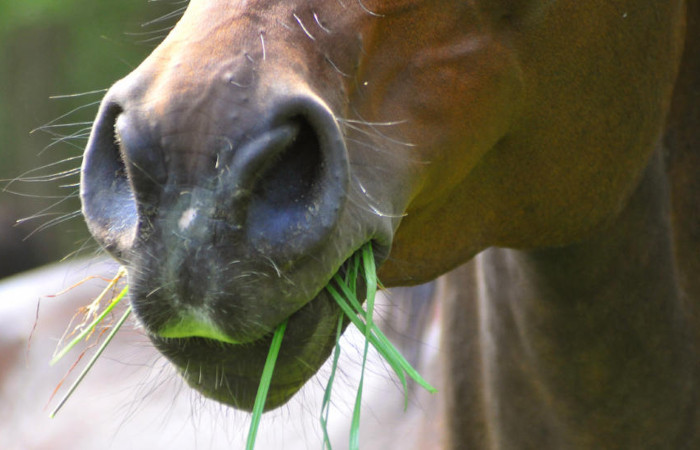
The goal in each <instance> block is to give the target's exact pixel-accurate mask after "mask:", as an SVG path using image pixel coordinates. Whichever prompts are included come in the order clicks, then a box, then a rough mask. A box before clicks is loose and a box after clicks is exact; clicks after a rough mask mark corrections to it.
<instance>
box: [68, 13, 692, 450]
mask: <svg viewBox="0 0 700 450" xmlns="http://www.w3.org/2000/svg"><path fill="white" fill-rule="evenodd" d="M699 17H700V11H699V10H698V2H697V1H694V0H693V1H688V2H685V1H681V0H670V1H669V0H663V1H662V0H648V1H639V0H619V1H615V2H609V1H590V2H555V1H546V0H523V1H518V2H516V1H511V0H473V1H456V0H455V1H448V0H443V1H421V0H402V1H399V0H367V1H362V2H361V1H359V0H351V1H342V2H341V1H331V0H326V1H313V0H312V1H294V0H290V1H285V2H279V1H266V0H251V1H248V2H237V1H231V0H193V1H191V2H190V4H189V6H188V9H187V11H186V13H185V14H184V16H183V17H182V19H181V20H180V22H179V23H178V25H177V26H176V27H175V28H174V29H173V30H172V32H171V33H170V35H169V36H168V37H167V38H166V39H165V41H164V42H163V43H162V44H161V45H160V46H159V47H158V48H157V49H156V50H155V51H154V52H153V53H152V55H151V56H150V57H149V58H148V59H147V60H146V61H144V63H143V64H142V65H141V66H139V67H138V68H137V69H136V70H135V71H134V72H133V73H132V74H131V75H129V76H128V77H127V78H125V79H124V80H121V81H120V82H118V83H117V84H116V85H115V86H114V87H113V88H112V89H111V90H110V92H109V93H108V94H107V97H106V98H105V101H104V102H103V106H102V109H101V112H100V114H99V116H98V119H97V121H96V123H95V128H94V131H93V135H92V137H91V140H90V143H89V144H88V148H87V149H86V153H85V160H84V164H83V181H82V187H81V195H82V198H83V205H84V213H85V216H86V219H87V222H88V225H89V226H90V229H91V231H92V232H93V234H94V235H95V237H96V239H97V240H98V241H99V242H100V243H101V244H102V245H103V246H105V248H107V250H109V251H110V252H111V253H112V254H113V255H114V256H115V257H116V258H117V259H118V260H119V261H120V262H121V263H123V264H124V265H125V266H126V267H127V269H128V272H129V281H130V283H131V285H132V293H133V295H132V298H131V302H132V305H133V306H134V310H135V311H136V313H137V315H138V317H139V319H140V320H141V322H142V323H143V325H144V327H145V328H146V329H147V331H148V332H149V333H150V335H151V337H152V340H153V341H154V343H155V345H156V346H157V347H158V348H159V349H160V350H161V351H162V352H163V353H164V354H165V355H166V356H167V357H168V358H169V359H171V360H172V361H173V362H174V363H175V364H176V365H177V366H178V367H179V368H180V370H181V371H182V374H183V376H184V377H185V378H186V379H187V380H188V382H189V383H190V384H191V385H192V386H193V387H195V388H196V389H198V390H200V391H201V392H203V393H204V394H205V395H207V396H210V397H212V398H215V399H217V400H219V401H222V402H225V403H228V404H232V405H235V406H238V407H242V408H244V409H245V408H250V407H251V405H252V397H253V394H254V392H255V386H256V383H257V378H258V376H259V373H260V370H261V368H262V362H263V359H264V356H265V349H266V346H267V344H268V342H269V332H270V331H271V330H272V329H273V328H274V327H275V326H276V325H277V324H278V323H280V322H281V321H282V320H284V319H285V318H287V317H290V322H289V328H288V335H287V337H286V342H287V346H286V347H283V351H282V354H281V356H280V361H279V363H278V364H279V369H278V372H276V376H275V378H274V379H273V384H272V388H271V394H270V400H269V404H268V406H270V407H274V406H276V405H279V404H281V403H284V402H285V401H286V400H287V399H288V398H289V397H290V396H291V395H293V394H294V392H296V390H297V389H299V387H300V386H301V385H302V384H303V383H304V382H305V381H306V380H307V379H308V378H309V377H310V376H311V375H312V374H313V373H314V372H315V370H316V369H317V368H318V367H319V366H320V365H321V364H322V362H323V360H324V359H325V357H326V356H327V354H328V352H329V351H330V348H331V346H332V343H333V342H332V341H333V338H332V336H333V332H332V330H333V324H334V323H335V319H336V318H337V315H338V314H339V312H338V310H337V308H336V307H335V306H334V305H333V303H332V301H330V300H329V299H328V298H327V296H326V294H325V293H324V292H323V287H324V286H325V284H326V283H327V282H328V281H329V279H330V277H331V276H332V275H333V273H335V272H336V271H337V270H339V269H340V268H341V267H342V264H343V263H344V261H345V260H346V259H347V258H349V257H350V256H351V255H352V254H353V253H354V252H355V251H357V249H358V248H360V247H361V246H362V245H364V244H365V243H366V242H368V241H372V242H373V244H374V248H375V253H376V256H377V258H378V260H379V261H380V262H381V263H382V266H381V268H380V278H381V279H382V280H383V281H384V283H385V284H386V285H388V286H395V285H402V284H416V283H420V282H423V281H426V280H429V279H432V278H434V277H436V276H438V275H440V274H442V273H445V272H447V271H449V270H451V269H453V268H455V267H457V266H459V265H461V264H464V263H466V262H467V261H469V260H470V259H472V258H473V257H474V256H475V255H477V254H478V255H479V256H478V257H477V258H476V259H475V260H474V261H473V262H471V263H470V264H469V265H468V266H465V267H464V268H460V269H458V270H457V271H455V272H453V273H451V274H450V275H449V276H448V277H447V280H448V281H447V282H446V283H447V285H449V287H451V289H446V292H447V293H446V299H445V300H444V307H443V308H442V309H443V313H444V320H443V321H444V325H445V326H444V330H445V331H444V351H445V358H444V361H443V364H444V369H445V370H444V373H445V379H444V383H443V384H442V391H443V394H442V395H444V396H445V397H444V398H445V409H444V417H445V419H444V423H445V426H444V427H443V429H442V430H441V431H439V432H438V434H444V436H445V440H444V442H443V444H444V445H445V446H448V447H452V448H497V449H498V448H505V449H508V448H557V449H558V448H671V449H678V448H697V447H699V446H700V414H699V412H700V395H699V389H700V386H698V384H699V383H700V382H699V381H698V380H700V367H699V365H700V354H699V352H700V350H699V349H700V345H699V344H700V337H699V336H700V319H699V317H700V314H698V307H697V303H698V301H699V299H700V285H699V284H698V283H697V281H695V280H696V279H697V277H696V276H695V275H696V274H697V273H698V269H700V256H699V255H700V231H699V230H700V225H699V224H698V222H699V221H698V213H697V211H698V201H699V200H700V185H699V183H698V181H697V180H698V175H699V174H700V157H699V156H698V155H700V149H699V147H698V134H699V131H698V130H699V129H700V121H699V120H698V117H699V115H700V113H699V112H698V111H699V106H698V105H699V104H700V101H698V96H699V95H700V94H698V92H700V88H699V86H700V82H699V80H700V75H699V73H700V70H698V54H699V53H698V48H699V47H698V45H699V44H698V37H697V36H698V35H699V34H700V33H699V31H700V28H699V27H698V20H699ZM686 28H687V29H686ZM684 46H685V53H684ZM674 85H675V91H674ZM669 112H670V115H669ZM667 118H668V125H667ZM506 248H510V249H506ZM210 337H217V338H218V340H219V341H225V342H227V344H222V343H221V342H217V341H212V340H211V339H207V338H210Z"/></svg>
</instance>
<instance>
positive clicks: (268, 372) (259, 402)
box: [246, 320, 287, 450]
mask: <svg viewBox="0 0 700 450" xmlns="http://www.w3.org/2000/svg"><path fill="white" fill-rule="evenodd" d="M286 328H287V320H285V321H284V322H282V323H281V324H280V325H279V326H278V327H277V329H276V330H275V334H274V335H273V336H272V342H271V343H270V350H269V352H268V354H267V359H266V360H265V366H264V367H263V372H262V377H261V378H260V384H259V385H258V392H257V394H256V395H255V403H254V404H253V417H252V418H251V421H250V429H249V430H248V441H247V442H246V450H253V449H254V448H255V438H256V436H257V434H258V426H259V425H260V417H261V416H262V413H263V409H264V408H265V401H266V400H267V393H268V392H269V390H270V382H271V381H272V373H273V372H274V370H275V363H276V362H277V355H279V352H280V347H281V346H282V338H283V337H284V330H285V329H286Z"/></svg>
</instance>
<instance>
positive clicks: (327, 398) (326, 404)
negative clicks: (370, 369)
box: [321, 314, 343, 450]
mask: <svg viewBox="0 0 700 450" xmlns="http://www.w3.org/2000/svg"><path fill="white" fill-rule="evenodd" d="M342 334H343V315H342V314H341V315H339V316H338V328H337V330H336V334H335V349H334V350H333V364H332V365H331V375H330V376H329V377H328V384H326V390H325V392H324V394H323V402H322V403H321V429H322V430H323V448H324V450H332V448H333V447H332V446H331V439H330V436H328V415H329V414H330V409H331V393H332V391H333V381H334V380H335V372H336V370H338V359H339V358H340V350H341V349H340V336H341V335H342Z"/></svg>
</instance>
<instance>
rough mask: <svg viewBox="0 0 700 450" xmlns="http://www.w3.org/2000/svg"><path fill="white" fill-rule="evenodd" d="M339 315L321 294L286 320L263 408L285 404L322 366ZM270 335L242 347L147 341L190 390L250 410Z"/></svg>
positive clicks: (196, 340)
mask: <svg viewBox="0 0 700 450" xmlns="http://www.w3.org/2000/svg"><path fill="white" fill-rule="evenodd" d="M340 314H341V311H340V309H339V307H338V306H337V304H336V303H335V301H334V300H333V299H332V298H331V297H330V295H329V294H328V293H327V291H325V290H323V291H322V292H321V293H319V294H318V295H317V296H316V297H315V298H314V299H312V300H311V301H309V302H308V303H307V304H306V305H304V306H303V307H302V308H301V309H300V310H298V311H297V312H295V313H294V314H292V315H291V316H290V317H289V319H288V323H287V328H286V331H285V334H284V338H283V341H282V346H281V349H280V353H279V355H278V358H277V362H276V365H275V370H274V372H273V376H272V382H271V385H270V390H269V394H268V397H267V401H266V403H265V410H270V409H274V408H276V407H278V406H281V405H283V404H285V403H286V402H287V401H288V400H289V399H290V398H291V397H292V396H293V395H294V394H295V393H296V392H297V391H298V390H299V389H301V387H302V386H303V385H304V383H306V381H308V379H309V378H311V377H312V376H313V375H314V374H315V373H316V371H317V370H318V369H319V368H320V367H321V365H322V364H323V363H324V361H325V360H326V359H327V358H328V356H329V355H330V352H331V351H332V349H333V347H334V345H335V338H336V330H337V324H338V317H339V315H340ZM346 325H347V321H344V324H343V326H346ZM272 335H273V333H270V334H268V335H265V336H263V337H262V338H260V339H258V340H255V341H253V342H249V343H245V344H231V343H227V342H223V341H218V340H215V339H209V338H201V337H188V338H163V337H160V336H156V335H152V336H150V338H151V340H152V341H153V343H154V345H155V346H156V347H157V348H158V350H159V351H160V352H161V353H162V354H163V355H165V357H166V358H168V359H169V360H170V361H171V362H172V363H173V364H174V365H175V366H176V367H177V369H178V370H179V372H180V374H181V376H182V377H183V378H184V379H185V381H187V383H188V384H189V385H190V386H191V387H192V388H194V389H196V390H197V391H199V392H200V393H201V394H203V395H204V396H206V397H209V398H211V399H214V400H216V401H218V402H221V403H224V404H227V405H230V406H233V407H235V408H237V409H241V410H245V411H251V410H252V409H253V404H254V402H255V396H256V393H257V390H258V385H259V383H260V377H261V375H262V371H263V367H264V365H265V361H266V358H267V354H268V351H269V348H270V343H271V340H272Z"/></svg>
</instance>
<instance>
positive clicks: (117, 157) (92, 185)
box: [80, 104, 138, 259]
mask: <svg viewBox="0 0 700 450" xmlns="http://www.w3.org/2000/svg"><path fill="white" fill-rule="evenodd" d="M119 114H121V108H120V107H119V106H117V105H113V104H112V105H109V104H106V105H103V107H102V110H101V111H100V114H99V115H98V117H97V119H96V121H95V124H94V125H93V132H92V135H91V136H90V141H89V142H88V146H87V148H86V150H85V155H84V158H83V166H82V171H81V182H80V196H81V199H82V204H83V215H84V216H85V220H86V222H87V225H88V228H89V229H90V232H91V233H92V234H93V236H94V237H95V238H96V239H97V241H98V242H99V243H100V244H101V245H102V246H103V247H104V248H105V249H107V250H108V251H109V252H110V253H112V254H113V255H114V256H115V257H116V258H118V259H121V256H122V253H123V252H124V250H126V249H128V248H130V247H131V245H132V243H133V241H134V238H135V236H136V225H137V222H138V215H137V207H136V201H135V198H134V191H133V189H132V186H131V183H130V182H129V176H128V173H127V165H126V163H125V161H124V157H123V155H122V151H121V149H120V145H119V139H118V137H117V135H116V133H115V122H116V120H117V117H118V116H119Z"/></svg>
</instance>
